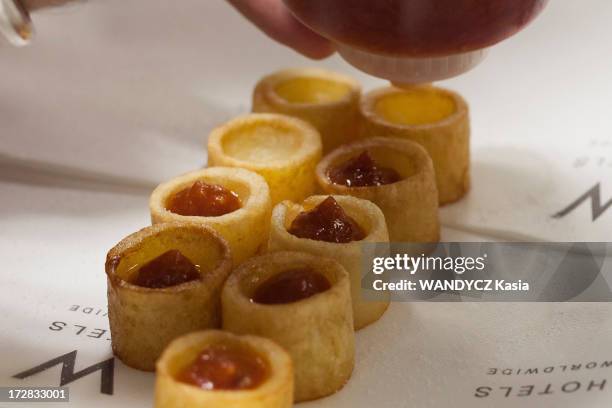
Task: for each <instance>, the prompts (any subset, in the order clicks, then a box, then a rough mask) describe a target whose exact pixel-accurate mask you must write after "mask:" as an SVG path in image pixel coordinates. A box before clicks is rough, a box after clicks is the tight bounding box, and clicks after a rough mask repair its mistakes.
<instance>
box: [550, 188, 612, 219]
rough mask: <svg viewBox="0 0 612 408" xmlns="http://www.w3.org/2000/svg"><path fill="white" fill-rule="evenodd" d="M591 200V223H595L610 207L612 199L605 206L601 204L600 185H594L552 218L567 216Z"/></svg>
mask: <svg viewBox="0 0 612 408" xmlns="http://www.w3.org/2000/svg"><path fill="white" fill-rule="evenodd" d="M589 199H590V200H591V215H592V217H593V221H596V220H597V219H598V218H599V217H600V216H601V215H602V214H603V213H604V212H605V211H606V210H607V209H608V208H610V207H612V198H611V199H610V200H608V202H606V203H605V204H602V202H601V186H600V183H597V184H595V186H593V188H591V189H590V190H589V191H587V192H586V193H584V194H583V195H581V196H580V197H578V199H577V200H576V201H574V202H573V203H571V204H570V205H568V206H567V207H566V208H564V209H563V210H561V211H559V212H558V213H556V214H555V215H553V218H563V217H565V216H566V215H567V214H569V213H571V212H572V211H574V210H575V209H576V208H578V207H579V206H580V205H581V204H582V203H583V202H585V201H587V200H589Z"/></svg>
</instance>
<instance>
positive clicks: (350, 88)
mask: <svg viewBox="0 0 612 408" xmlns="http://www.w3.org/2000/svg"><path fill="white" fill-rule="evenodd" d="M360 96H361V86H360V85H359V83H358V82H357V81H355V80H354V79H353V78H351V77H348V76H345V75H341V74H338V73H336V72H332V71H328V70H325V69H319V68H297V69H285V70H282V71H278V72H275V73H273V74H271V75H268V76H266V77H265V78H263V79H261V80H260V81H259V83H258V84H257V86H256V87H255V90H254V91H253V112H271V113H282V114H285V115H290V116H295V117H298V118H300V119H303V120H305V121H307V122H309V123H310V124H312V125H313V126H314V127H316V128H317V130H318V131H319V133H321V140H322V142H323V153H324V154H325V153H327V152H330V151H332V150H333V149H335V148H336V147H338V146H340V145H341V144H345V143H347V142H349V141H351V140H355V139H357V132H358V126H357V123H358V117H359V98H360Z"/></svg>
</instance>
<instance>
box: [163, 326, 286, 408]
mask: <svg viewBox="0 0 612 408" xmlns="http://www.w3.org/2000/svg"><path fill="white" fill-rule="evenodd" d="M215 344H234V345H237V346H240V347H248V348H250V349H251V350H252V351H253V352H255V353H258V355H259V356H261V357H263V359H264V360H265V361H266V362H267V365H268V371H269V372H268V377H267V378H266V379H265V380H264V382H263V383H262V384H260V385H259V386H258V387H257V388H254V389H248V390H237V391H232V390H204V389H201V388H198V387H195V386H193V385H189V384H184V383H182V382H180V381H177V380H176V376H177V375H178V374H179V373H180V372H181V371H182V370H183V369H184V368H185V367H186V366H188V365H189V364H190V363H191V362H192V361H193V360H194V359H195V358H196V356H197V355H198V354H199V353H201V352H202V351H203V350H204V349H205V348H206V347H208V346H211V345H215ZM292 405H293V367H292V363H291V357H290V356H289V354H288V353H287V352H286V351H285V350H284V349H283V348H282V347H280V346H278V345H276V344H275V343H274V342H272V341H270V340H268V339H264V338H261V337H256V336H236V335H233V334H231V333H228V332H223V331H220V330H206V331H200V332H196V333H191V334H187V335H185V336H182V337H179V338H178V339H176V340H174V341H173V342H172V343H170V345H169V346H168V347H167V348H166V350H164V353H163V354H162V356H161V357H160V359H159V361H158V362H157V377H156V382H155V408H191V407H194V408H195V407H206V408H289V407H291V406H292Z"/></svg>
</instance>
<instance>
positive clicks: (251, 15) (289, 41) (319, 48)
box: [228, 0, 334, 59]
mask: <svg viewBox="0 0 612 408" xmlns="http://www.w3.org/2000/svg"><path fill="white" fill-rule="evenodd" d="M228 2H229V3H230V4H232V5H233V6H234V7H235V8H236V9H237V10H238V11H239V12H240V13H241V14H242V15H243V16H245V17H246V18H247V19H249V20H250V21H251V22H252V23H253V24H255V25H256V26H257V27H259V29H261V30H262V31H263V32H264V33H266V34H267V35H268V36H269V37H270V38H272V39H274V40H276V41H278V42H280V43H281V44H284V45H286V46H288V47H291V48H293V49H294V50H296V51H297V52H299V53H300V54H303V55H305V56H307V57H309V58H313V59H323V58H326V57H329V56H330V55H332V54H333V53H334V48H333V46H332V44H331V42H330V41H329V40H327V39H325V38H324V37H321V36H320V35H318V34H317V33H315V32H314V31H312V30H311V29H310V28H308V27H306V26H305V25H303V24H302V23H300V22H299V21H298V20H297V19H296V18H295V17H293V15H292V14H291V13H290V12H289V10H288V9H287V7H285V5H284V4H283V2H282V0H228Z"/></svg>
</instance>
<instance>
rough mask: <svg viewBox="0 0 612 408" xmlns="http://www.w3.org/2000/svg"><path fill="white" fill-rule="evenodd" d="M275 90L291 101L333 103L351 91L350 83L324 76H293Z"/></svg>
mask: <svg viewBox="0 0 612 408" xmlns="http://www.w3.org/2000/svg"><path fill="white" fill-rule="evenodd" d="M275 92H276V94H277V95H278V96H280V97H281V98H283V99H284V100H285V101H287V102H289V103H331V102H337V101H339V100H342V99H343V98H345V97H346V95H347V94H348V93H349V92H350V88H349V86H348V85H346V84H343V83H340V82H336V81H332V80H328V79H324V78H314V77H311V78H308V77H302V78H293V79H290V80H287V81H284V82H282V83H281V84H279V85H278V86H277V87H276V89H275Z"/></svg>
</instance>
